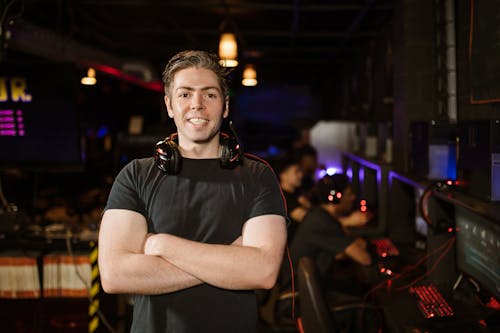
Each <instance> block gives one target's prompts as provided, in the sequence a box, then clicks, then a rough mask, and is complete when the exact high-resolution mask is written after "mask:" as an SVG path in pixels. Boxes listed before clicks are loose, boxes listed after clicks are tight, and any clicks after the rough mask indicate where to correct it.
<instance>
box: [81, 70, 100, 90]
mask: <svg viewBox="0 0 500 333" xmlns="http://www.w3.org/2000/svg"><path fill="white" fill-rule="evenodd" d="M80 82H81V83H82V84H84V85H86V86H93V85H94V84H96V82H97V80H96V78H95V69H93V68H92V67H89V69H88V70H87V76H84V77H82V80H81V81H80Z"/></svg>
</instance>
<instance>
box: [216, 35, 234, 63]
mask: <svg viewBox="0 0 500 333" xmlns="http://www.w3.org/2000/svg"><path fill="white" fill-rule="evenodd" d="M219 58H220V64H221V65H222V66H224V67H236V66H238V60H237V58H238V44H237V43H236V36H235V35H234V34H233V33H230V32H225V33H223V34H221V36H220V40H219Z"/></svg>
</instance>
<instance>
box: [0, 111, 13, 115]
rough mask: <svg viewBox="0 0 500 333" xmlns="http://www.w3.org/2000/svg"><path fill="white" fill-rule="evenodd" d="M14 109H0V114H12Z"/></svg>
mask: <svg viewBox="0 0 500 333" xmlns="http://www.w3.org/2000/svg"><path fill="white" fill-rule="evenodd" d="M13 114H14V111H12V110H0V116H12V115H13Z"/></svg>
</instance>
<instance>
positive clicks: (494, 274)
mask: <svg viewBox="0 0 500 333" xmlns="http://www.w3.org/2000/svg"><path fill="white" fill-rule="evenodd" d="M456 235H457V244H456V255H457V258H456V259H457V269H458V270H459V271H461V272H463V273H465V274H466V275H467V276H469V277H471V278H472V279H473V280H474V281H476V282H477V283H479V285H480V286H481V287H482V288H483V289H485V290H486V291H487V292H489V293H491V294H492V295H493V296H494V297H495V298H496V299H497V300H500V225H499V224H498V223H495V222H493V221H490V220H488V219H486V218H484V217H482V216H480V215H477V214H475V213H473V212H471V211H469V210H467V209H465V208H462V207H457V209H456Z"/></svg>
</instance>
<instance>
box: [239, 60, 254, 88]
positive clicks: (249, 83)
mask: <svg viewBox="0 0 500 333" xmlns="http://www.w3.org/2000/svg"><path fill="white" fill-rule="evenodd" d="M241 84H243V85H244V86H246V87H253V86H256V85H257V71H256V70H255V66H254V65H249V64H247V65H245V70H244V71H243V80H241Z"/></svg>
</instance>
